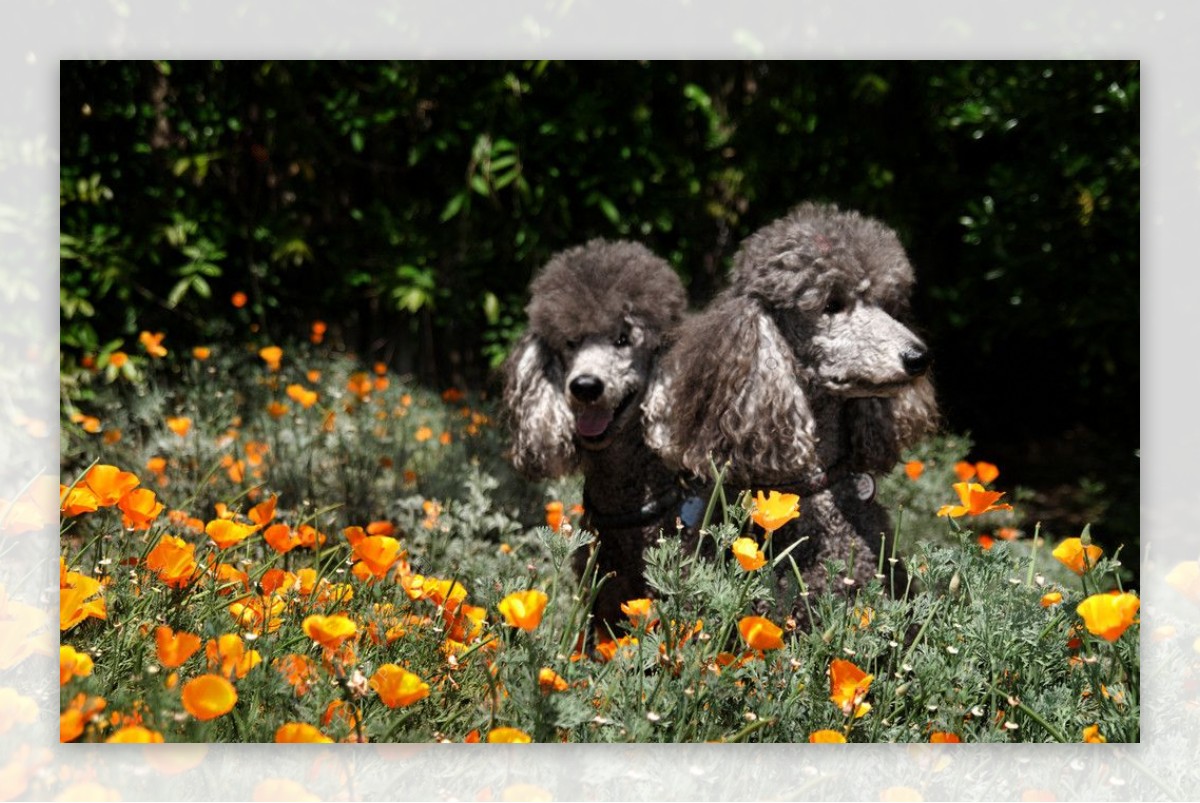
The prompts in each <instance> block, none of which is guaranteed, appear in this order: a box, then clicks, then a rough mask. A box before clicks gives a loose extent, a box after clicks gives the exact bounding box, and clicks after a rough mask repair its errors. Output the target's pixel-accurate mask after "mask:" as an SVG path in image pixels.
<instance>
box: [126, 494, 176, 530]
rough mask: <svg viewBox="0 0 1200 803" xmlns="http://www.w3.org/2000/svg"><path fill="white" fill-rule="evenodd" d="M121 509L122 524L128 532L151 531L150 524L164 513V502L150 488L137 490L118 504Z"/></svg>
mask: <svg viewBox="0 0 1200 803" xmlns="http://www.w3.org/2000/svg"><path fill="white" fill-rule="evenodd" d="M117 507H119V508H120V509H121V523H122V524H123V525H124V526H125V528H126V529H127V530H149V529H150V523H151V522H153V521H154V520H155V519H156V518H158V514H159V513H162V512H163V507H165V506H164V505H163V503H162V502H159V501H158V499H157V498H156V497H155V496H154V491H151V490H149V489H148V488H135V489H133V490H132V491H130V492H129V493H127V494H125V496H123V497H121V501H120V502H118V503H117Z"/></svg>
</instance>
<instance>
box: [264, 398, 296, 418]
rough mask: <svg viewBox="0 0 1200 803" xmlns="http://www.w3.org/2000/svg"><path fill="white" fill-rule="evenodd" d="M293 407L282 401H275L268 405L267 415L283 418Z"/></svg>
mask: <svg viewBox="0 0 1200 803" xmlns="http://www.w3.org/2000/svg"><path fill="white" fill-rule="evenodd" d="M290 409H292V408H291V407H288V406H287V405H286V404H283V403H282V402H277V401H273V402H271V403H270V404H268V405H267V415H269V416H271V418H283V417H284V416H285V415H287V414H288V410H290Z"/></svg>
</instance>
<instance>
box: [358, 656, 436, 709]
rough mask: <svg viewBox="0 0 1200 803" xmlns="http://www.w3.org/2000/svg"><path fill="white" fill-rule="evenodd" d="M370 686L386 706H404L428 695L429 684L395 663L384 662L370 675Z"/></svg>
mask: <svg viewBox="0 0 1200 803" xmlns="http://www.w3.org/2000/svg"><path fill="white" fill-rule="evenodd" d="M371 688H372V689H374V690H375V691H376V693H378V694H379V699H380V700H382V701H383V704H384V705H386V706H387V707H388V708H404V707H406V706H410V705H412V704H413V703H415V702H418V701H419V700H424V699H425V698H426V697H428V696H429V684H428V683H426V682H425V681H423V680H421V678H420V677H419V676H417V675H414V674H413V673H412V672H409V671H408V670H407V669H404V668H403V667H400V666H397V665H396V664H384V665H383V666H381V667H379V669H378V670H376V672H375V674H374V675H371Z"/></svg>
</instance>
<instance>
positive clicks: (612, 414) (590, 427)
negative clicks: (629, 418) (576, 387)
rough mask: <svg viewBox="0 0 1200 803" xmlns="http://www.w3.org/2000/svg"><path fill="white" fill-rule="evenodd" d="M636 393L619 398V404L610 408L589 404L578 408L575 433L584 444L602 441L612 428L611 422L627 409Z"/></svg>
mask: <svg viewBox="0 0 1200 803" xmlns="http://www.w3.org/2000/svg"><path fill="white" fill-rule="evenodd" d="M636 395H637V391H632V392H630V393H629V395H628V396H626V397H625V398H624V399H622V400H621V402H620V404H618V405H617V406H616V407H614V408H612V409H609V408H605V407H598V406H589V407H585V408H584V409H582V410H580V411H579V412H578V413H577V414H576V416H575V434H577V435H578V436H579V439H580V440H581V441H583V443H584V445H589V446H591V445H598V444H601V443H603V441H604V439H605V438H606V437H607V436H608V433H609V430H610V429H611V428H612V423H613V422H614V421H616V420H617V419H618V418H620V417H621V415H622V414H623V413H624V412H625V411H626V410H628V409H629V406H630V405H631V404H633V399H634V397H635V396H636Z"/></svg>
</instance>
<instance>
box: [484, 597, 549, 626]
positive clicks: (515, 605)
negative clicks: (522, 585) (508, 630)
mask: <svg viewBox="0 0 1200 803" xmlns="http://www.w3.org/2000/svg"><path fill="white" fill-rule="evenodd" d="M547 602H549V597H547V596H546V594H545V593H544V592H542V591H538V590H537V589H536V588H534V589H530V590H529V591H514V592H513V593H511V594H509V595H508V596H507V597H505V598H504V599H502V600H500V603H499V604H498V605H497V606H496V607H497V608H499V609H500V613H502V614H503V615H504V619H505V621H506V622H508V624H510V625H512V626H513V627H519V628H521V629H522V630H533V629H535V628H536V627H537V626H538V625H539V624H541V623H542V613H543V612H544V611H545V610H546V603H547Z"/></svg>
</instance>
